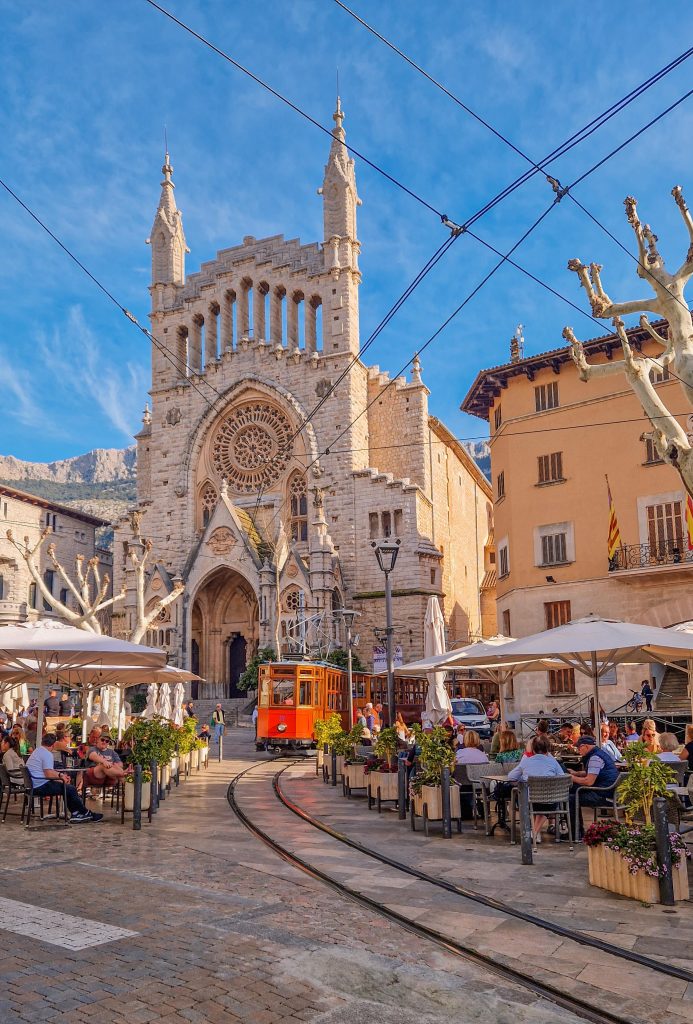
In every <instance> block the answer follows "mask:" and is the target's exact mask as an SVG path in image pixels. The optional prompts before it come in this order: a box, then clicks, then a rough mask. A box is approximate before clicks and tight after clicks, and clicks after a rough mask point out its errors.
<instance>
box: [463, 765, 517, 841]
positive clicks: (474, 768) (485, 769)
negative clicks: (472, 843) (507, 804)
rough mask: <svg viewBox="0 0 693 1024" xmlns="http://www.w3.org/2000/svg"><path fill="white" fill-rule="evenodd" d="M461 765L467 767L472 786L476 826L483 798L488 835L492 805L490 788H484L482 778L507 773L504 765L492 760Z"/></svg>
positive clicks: (488, 833) (487, 832) (488, 832)
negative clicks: (489, 797)
mask: <svg viewBox="0 0 693 1024" xmlns="http://www.w3.org/2000/svg"><path fill="white" fill-rule="evenodd" d="M459 767H460V768H466V769H467V780H468V781H469V783H470V784H471V787H472V813H473V815H474V828H477V827H478V826H477V823H478V820H479V811H478V802H479V800H481V806H482V807H483V809H484V826H485V828H486V835H490V834H491V833H490V824H491V822H490V818H491V807H490V803H489V799H488V790H486V789H484V787H483V786H482V784H481V780H482V779H483V778H485V777H486V776H487V775H504V774H506V773H505V772H504V771H503V770H502V769H503V765H500V764H495V763H494V762H490V763H489V764H465V765H459Z"/></svg>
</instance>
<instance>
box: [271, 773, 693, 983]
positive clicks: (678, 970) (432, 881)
mask: <svg viewBox="0 0 693 1024" xmlns="http://www.w3.org/2000/svg"><path fill="white" fill-rule="evenodd" d="M291 767H292V765H286V767H285V768H283V769H282V770H281V771H279V772H277V773H276V775H275V776H274V778H273V780H272V788H273V789H274V793H275V795H276V797H277V798H278V800H279V801H280V803H282V804H283V805H284V807H286V808H287V809H288V810H290V811H291V812H292V813H293V814H295V815H296V816H297V817H299V818H301V819H302V820H303V821H305V822H307V823H308V824H309V825H312V826H313V828H316V829H319V830H320V831H321V832H324V833H325V834H326V835H328V836H330V837H331V838H332V839H335V840H336V841H337V842H339V843H343V844H344V845H345V846H349V847H351V849H353V850H356V851H357V852H358V853H363V854H365V855H366V856H367V857H372V858H373V860H377V861H379V862H380V863H381V864H385V865H387V866H388V867H391V868H395V869H396V870H397V871H401V872H403V873H404V874H406V875H410V876H411V877H412V878H418V879H419V881H422V882H427V883H428V884H429V885H433V886H435V887H436V888H438V889H444V890H445V891H446V892H450V893H453V894H454V895H455V896H460V897H462V898H463V899H466V900H469V901H470V902H472V903H476V904H478V905H479V906H483V907H487V908H489V909H490V910H497V911H498V912H499V913H502V914H505V915H507V916H508V917H514V918H516V919H517V920H520V921H522V922H524V923H525V924H531V925H534V926H536V927H537V928H541V929H542V930H544V931H547V932H551V933H553V934H554V935H559V936H560V937H561V938H564V939H570V940H571V941H573V942H577V943H579V944H580V945H582V946H588V947H590V948H592V949H596V950H599V952H601V953H608V954H609V955H610V956H616V957H618V958H619V959H620V960H627V961H630V962H631V963H634V964H637V965H638V966H639V967H646V968H648V969H649V970H652V971H656V972H657V974H663V975H668V976H669V977H672V978H677V979H678V980H679V981H685V982H687V983H688V984H693V972H691V971H687V970H686V969H685V968H683V967H676V966H675V965H674V964H668V963H666V962H665V961H662V960H654V959H653V958H652V957H649V956H645V955H644V954H642V953H637V952H635V950H630V949H625V948H624V947H623V946H617V945H615V944H614V943H612V942H606V941H605V940H604V939H597V938H595V937H594V936H592V935H587V934H586V933H585V932H581V931H577V930H575V929H572V928H566V927H565V925H560V924H557V923H556V922H554V921H548V920H547V919H546V918H543V917H538V916H537V915H535V914H530V913H528V912H527V911H525V910H520V909H519V908H518V907H513V906H512V904H509V903H505V902H504V901H502V900H497V899H495V898H494V897H493V896H487V895H485V894H484V893H481V892H477V891H476V890H474V889H467V888H466V887H464V886H461V885H457V884H456V883H455V882H449V881H448V880H447V879H445V878H438V877H436V876H435V875H429V874H427V873H426V872H425V871H421V870H420V869H419V868H415V867H412V865H411V864H406V863H404V862H403V861H400V860H397V859H396V858H394V857H390V856H388V855H387V854H385V853H381V852H380V851H379V850H374V849H373V848H372V847H370V846H366V845H365V844H364V843H360V842H359V841H358V840H357V839H352V838H351V837H350V836H347V835H345V834H344V833H343V832H338V831H337V830H336V829H334V828H332V826H331V825H328V824H327V823H326V822H324V821H322V820H321V819H320V818H316V817H314V816H313V815H312V814H309V813H308V811H306V810H305V809H304V808H302V807H300V806H299V805H298V804H296V803H295V802H294V801H293V800H291V799H290V797H288V796H287V795H286V793H285V792H284V790H283V789H282V787H281V782H280V778H281V776H282V775H283V774H284V772H285V771H287V769H289V768H291Z"/></svg>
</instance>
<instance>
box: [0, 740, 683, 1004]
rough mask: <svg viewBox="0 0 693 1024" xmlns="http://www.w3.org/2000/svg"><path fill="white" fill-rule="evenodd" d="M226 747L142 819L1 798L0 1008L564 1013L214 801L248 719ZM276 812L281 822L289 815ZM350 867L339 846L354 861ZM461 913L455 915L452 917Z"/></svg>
mask: <svg viewBox="0 0 693 1024" xmlns="http://www.w3.org/2000/svg"><path fill="white" fill-rule="evenodd" d="M226 755H227V757H226V760H225V761H224V762H223V763H222V764H218V763H214V762H213V763H212V764H211V766H210V768H209V769H208V771H206V772H204V771H203V772H200V773H199V774H196V775H194V776H193V778H192V779H190V780H189V781H188V782H186V783H185V784H183V785H181V787H180V788H179V789H178V790H174V791H173V792H172V793H171V794H170V795H169V797H168V798H167V799H166V801H165V802H164V803H163V804H162V807H161V809H160V811H159V813H158V814H157V815H156V817H155V818H154V821H153V823H152V824H151V825H147V824H144V825H143V828H142V831H141V832H140V833H134V832H133V831H132V829H131V828H130V827H129V825H128V824H127V823H126V825H125V826H121V825H120V820H119V817H118V818H117V819H116V817H115V814H114V813H112V812H110V809H109V808H107V809H106V812H105V813H106V820H105V821H104V822H103V823H102V824H100V825H81V826H69V827H65V826H64V825H62V824H57V823H55V822H44V823H41V824H39V825H37V826H36V828H32V829H29V830H25V829H23V828H22V827H21V826H19V825H18V824H17V821H16V818H15V819H14V821H13V820H12V810H14V809H13V808H11V813H10V816H9V817H8V820H7V822H6V823H5V824H4V825H2V832H1V833H0V834H2V835H3V839H4V841H3V844H2V850H3V857H2V866H1V868H0V870H1V871H2V894H3V902H2V907H0V910H1V911H2V917H1V918H0V928H1V929H2V943H1V945H0V963H1V979H2V985H0V1022H2V1024H5V1022H8V1024H9V1022H14V1021H17V1022H24V1021H26V1022H29V1021H39V1020H40V1021H61V1022H62V1021H66V1022H69V1024H86V1022H89V1024H93V1022H94V1021H99V1022H104V1024H147V1022H149V1021H152V1022H165V1024H183V1022H185V1021H192V1022H195V1021H197V1022H201V1024H207V1022H209V1024H225V1022H232V1021H233V1022H236V1021H242V1022H247V1024H275V1022H277V1024H281V1022H285V1021H292V1022H298V1021H303V1022H310V1024H312V1022H316V1024H361V1022H363V1024H367V1022H368V1024H370V1022H377V1024H395V1022H396V1024H402V1022H403V1021H408V1020H416V1021H417V1022H420V1024H439V1022H442V1021H446V1022H449V1021H455V1022H460V1024H466V1022H471V1021H475V1022H479V1024H529V1022H530V1021H531V1022H532V1024H550V1022H551V1024H553V1022H556V1024H563V1022H566V1024H574V1022H575V1021H576V1020H577V1018H575V1017H574V1016H573V1015H572V1014H570V1013H568V1012H567V1011H562V1010H559V1009H557V1008H556V1007H555V1006H553V1005H551V1004H549V1003H547V1002H545V1001H543V1000H538V999H537V998H536V996H535V995H533V994H532V993H531V992H528V991H527V990H524V989H522V988H520V987H518V986H516V985H511V984H506V983H504V982H502V981H499V979H498V978H497V977H494V976H493V975H491V974H489V973H488V972H486V971H484V970H483V969H480V968H478V967H475V966H473V965H471V964H469V963H467V962H464V961H462V960H460V959H459V958H457V957H454V956H452V955H450V954H448V953H446V952H444V951H443V950H441V949H439V948H437V947H435V946H434V945H432V944H431V943H429V942H428V941H427V940H425V939H422V938H419V937H418V936H415V935H412V934H410V933H408V932H406V931H404V930H403V929H402V928H401V927H400V926H398V925H395V924H391V923H389V922H387V921H385V920H383V919H382V918H381V917H379V916H374V915H371V914H368V913H364V911H363V910H361V909H360V908H359V907H358V906H356V905H355V904H354V903H352V902H351V901H348V900H346V899H343V898H342V897H340V896H338V895H336V894H334V893H333V892H331V891H329V890H328V889H327V888H326V887H325V886H324V885H322V884H321V883H320V882H318V881H315V880H313V879H311V878H309V877H307V876H306V875H305V874H303V873H300V872H298V871H296V870H295V869H294V868H292V867H291V866H289V865H288V864H287V863H285V862H284V861H282V860H280V859H279V858H278V857H277V856H276V855H275V854H274V853H272V852H271V851H269V850H268V849H266V848H265V847H264V846H263V845H261V844H260V843H259V842H258V841H257V840H256V839H254V838H253V837H252V836H251V835H250V834H249V833H248V832H247V830H246V829H245V828H244V827H243V826H242V825H241V824H240V822H238V821H237V820H236V818H235V817H234V815H233V814H232V812H231V810H230V808H229V806H228V803H227V800H226V789H227V785H228V781H229V780H230V778H231V777H232V776H233V775H235V774H236V773H237V772H238V771H239V770H241V769H242V768H243V767H246V766H247V765H248V764H250V763H252V762H253V761H255V760H256V759H257V755H256V754H255V752H254V749H253V747H252V744H251V742H250V734H249V730H243V729H241V730H234V731H232V732H231V733H230V734H229V736H228V737H227V744H226ZM251 778H252V777H251ZM297 784H298V783H297ZM304 784H305V785H309V784H312V786H313V792H314V793H315V794H317V793H319V792H320V791H319V789H318V784H317V783H313V782H312V780H310V781H309V780H306V782H305V783H301V785H304ZM266 792H267V783H266V779H265V780H264V781H263V780H262V778H260V779H258V780H257V781H256V782H251V781H249V782H248V784H247V785H246V784H244V786H243V802H244V806H248V802H250V806H251V807H252V806H253V803H254V802H255V793H256V794H257V799H256V802H257V806H258V808H259V809H260V810H261V809H262V808H263V805H264V804H266V802H267V797H266V795H265V794H266ZM321 798H322V795H321ZM332 799H333V800H336V797H334V796H333V797H332ZM340 804H346V801H341V800H340ZM359 813H362V812H361V811H360V810H359ZM276 814H277V817H276V821H277V823H278V825H279V827H281V828H283V827H284V824H283V823H284V819H283V818H282V817H281V815H282V814H284V815H286V816H287V817H293V816H292V815H290V814H289V812H288V811H283V810H282V809H281V808H279V806H278V805H277V812H276ZM295 820H296V821H297V822H298V819H295ZM303 827H304V829H308V826H303ZM310 831H311V832H314V830H312V829H311V830H310ZM315 835H317V833H315ZM303 838H304V840H305V842H304V845H305V846H313V845H314V840H313V838H312V836H311V837H310V838H309V837H307V836H305V835H304V837H303ZM341 856H342V855H341V854H340V857H341ZM354 856H355V858H356V857H357V856H358V855H356V854H355V855H354ZM342 864H343V865H344V864H345V862H343V861H342ZM362 871H363V868H362V865H361V862H360V861H359V862H358V863H357V862H356V860H354V863H353V865H352V874H353V873H354V872H357V873H360V872H362ZM369 878H372V881H371V882H370V884H372V885H373V886H374V887H378V886H379V885H380V879H379V877H378V876H377V875H376V874H375V873H374V874H373V875H372V876H369ZM41 910H45V911H47V912H48V913H46V914H41ZM37 911H38V913H37ZM419 911H420V912H425V909H424V910H423V911H422V908H419ZM448 913H449V914H451V915H452V914H455V913H456V908H455V907H454V906H452V905H450V906H449V907H448ZM61 915H70V916H69V917H62V916H61ZM470 926H471V923H470V921H469V920H468V919H467V915H466V914H465V915H458V917H457V927H458V928H459V929H460V934H463V933H465V932H466V931H467V930H469V928H470ZM121 930H122V931H121ZM128 932H130V933H134V934H130V935H128V934H127V933H128ZM37 934H40V935H41V938H37V937H36V936H37ZM507 939H508V941H511V940H512V934H511V933H508V934H507ZM672 985H676V982H675V981H673V979H672ZM643 998H648V999H653V998H654V999H655V1000H656V999H657V998H659V993H654V994H652V993H650V994H643ZM685 998H686V993H681V994H680V996H679V1002H680V1003H681V1005H685ZM688 1005H689V1006H690V1005H693V1003H688ZM684 1019H691V1018H690V1016H689V1017H686V1016H685V1015H680V1016H678V1015H676V1016H675V1015H673V1013H672V1012H670V1013H669V1014H668V1015H667V1020H668V1021H672V1022H673V1021H676V1022H678V1021H682V1020H684Z"/></svg>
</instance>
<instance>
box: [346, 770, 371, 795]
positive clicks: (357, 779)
mask: <svg viewBox="0 0 693 1024" xmlns="http://www.w3.org/2000/svg"><path fill="white" fill-rule="evenodd" d="M367 785H368V776H367V775H366V766H365V764H346V765H344V791H345V793H346V795H347V796H348V795H349V793H350V792H351V790H352V789H365V788H366V787H367Z"/></svg>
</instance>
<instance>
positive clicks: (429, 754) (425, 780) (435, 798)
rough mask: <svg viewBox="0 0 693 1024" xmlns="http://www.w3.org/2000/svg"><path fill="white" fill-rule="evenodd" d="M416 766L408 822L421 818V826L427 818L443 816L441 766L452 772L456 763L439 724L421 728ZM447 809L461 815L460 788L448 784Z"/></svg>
mask: <svg viewBox="0 0 693 1024" xmlns="http://www.w3.org/2000/svg"><path fill="white" fill-rule="evenodd" d="M419 743H420V747H421V750H420V753H419V766H420V770H419V772H418V774H417V775H416V777H415V778H414V779H412V782H411V795H412V798H413V799H412V809H411V825H412V828H414V827H415V826H414V817H415V816H418V817H420V818H423V819H424V828H426V825H427V823H428V822H429V821H441V820H442V818H443V795H442V779H443V768H449V769H450V771H451V772H452V770H453V768H454V767H455V754H454V751H453V749H452V747H451V746H450V744H449V743H448V734H447V732H446V731H445V729H442V728H441V727H440V726H438V727H437V728H435V729H432V730H431V732H422V733H421V736H420V739H419ZM450 813H451V816H452V817H453V818H457V819H458V820H459V819H460V817H461V813H462V812H461V807H460V791H459V788H458V787H457V786H456V785H455V786H450Z"/></svg>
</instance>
